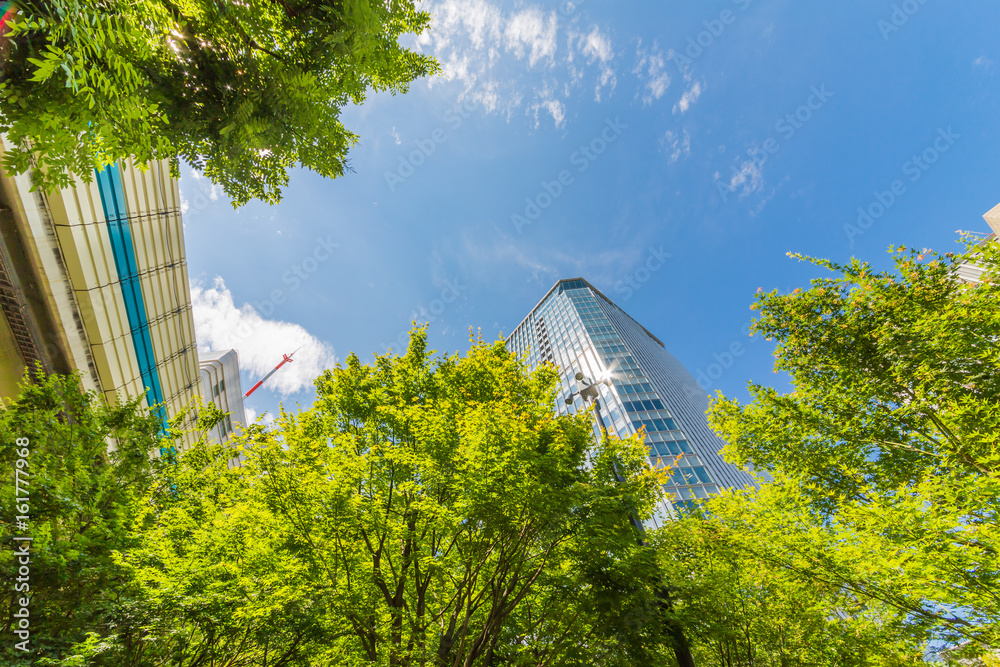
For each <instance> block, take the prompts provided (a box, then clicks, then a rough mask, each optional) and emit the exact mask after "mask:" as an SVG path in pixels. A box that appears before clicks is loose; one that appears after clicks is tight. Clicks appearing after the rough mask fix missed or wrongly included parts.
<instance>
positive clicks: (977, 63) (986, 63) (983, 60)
mask: <svg viewBox="0 0 1000 667" xmlns="http://www.w3.org/2000/svg"><path fill="white" fill-rule="evenodd" d="M972 66H973V67H982V68H983V69H990V68H992V67H993V61H992V60H990V59H989V58H987V57H986V56H979V57H978V58H976V59H975V60H973V61H972Z"/></svg>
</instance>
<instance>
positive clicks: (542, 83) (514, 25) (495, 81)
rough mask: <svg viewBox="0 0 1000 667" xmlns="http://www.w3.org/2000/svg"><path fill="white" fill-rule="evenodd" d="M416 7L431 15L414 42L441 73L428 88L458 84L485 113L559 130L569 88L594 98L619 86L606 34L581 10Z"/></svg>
mask: <svg viewBox="0 0 1000 667" xmlns="http://www.w3.org/2000/svg"><path fill="white" fill-rule="evenodd" d="M420 8H421V9H425V10H427V11H429V12H430V13H431V15H432V17H433V20H432V23H431V27H430V29H429V30H428V31H427V32H425V33H424V34H422V35H420V36H419V37H417V38H416V40H415V45H416V47H417V48H418V49H421V50H423V51H425V52H430V53H433V54H434V55H435V56H436V57H437V58H438V60H439V61H440V62H441V66H442V70H443V72H442V76H440V77H436V78H434V79H432V80H431V81H430V83H429V85H431V86H435V85H439V84H440V83H442V82H446V81H450V82H455V83H458V84H460V85H461V86H462V91H461V92H460V94H459V96H460V97H461V98H463V99H466V98H467V99H471V100H473V101H475V102H477V103H479V104H481V105H482V108H483V110H484V111H486V112H487V113H500V114H503V115H506V116H507V117H508V118H510V117H511V116H512V115H513V112H515V111H517V110H520V111H521V112H523V113H525V114H527V115H528V117H529V118H532V120H534V121H535V122H536V123H537V122H538V120H539V118H540V116H541V117H546V116H547V117H548V118H550V119H551V122H552V124H553V125H554V126H555V127H557V128H558V127H563V126H564V124H565V122H566V119H567V116H568V115H569V114H568V111H567V109H568V106H569V98H570V97H571V96H572V95H573V94H574V91H578V90H580V89H581V88H586V87H589V86H593V91H594V98H595V99H596V100H597V101H598V102H600V101H601V100H602V99H603V98H605V97H606V96H607V95H608V94H609V92H610V91H614V89H615V87H616V85H617V83H618V77H617V73H616V71H615V59H616V55H615V54H616V51H615V46H614V42H613V40H612V38H611V36H610V34H609V33H608V32H606V31H605V30H604V29H602V28H601V27H600V26H598V25H595V24H590V23H587V22H585V21H584V20H583V19H582V16H581V15H576V16H574V17H573V18H572V19H566V18H564V17H562V16H560V15H559V13H558V12H557V11H555V9H554V8H553V7H552V6H551V5H540V4H528V3H526V4H522V5H521V6H519V7H517V8H516V9H512V10H508V9H504V8H501V7H500V6H499V5H498V4H494V3H493V2H490V1H489V0H423V1H422V2H420ZM540 112H541V113H540Z"/></svg>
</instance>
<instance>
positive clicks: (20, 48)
mask: <svg viewBox="0 0 1000 667" xmlns="http://www.w3.org/2000/svg"><path fill="white" fill-rule="evenodd" d="M17 5H18V13H17V14H16V15H15V19H14V21H13V28H12V30H11V31H10V32H9V33H8V35H7V38H8V43H7V45H6V49H7V54H6V57H5V60H4V62H3V65H2V79H0V131H3V132H5V133H6V134H7V137H8V140H9V143H10V144H12V145H11V146H10V148H9V150H8V151H7V153H6V154H5V156H4V159H3V168H4V170H5V171H7V172H8V173H23V172H24V171H26V170H27V169H28V168H29V166H32V161H34V162H35V165H36V168H35V169H33V171H32V173H33V174H34V176H35V177H36V179H37V185H39V186H40V187H43V188H45V189H53V188H55V187H65V186H66V185H68V184H70V183H71V182H72V179H73V177H74V176H76V177H80V178H82V179H84V180H86V181H90V180H91V179H92V178H93V172H94V169H102V168H103V167H104V166H105V165H106V164H109V163H111V162H114V161H116V160H120V159H125V158H129V157H134V158H135V159H136V160H137V161H138V162H139V163H140V164H148V163H149V162H150V161H152V160H160V159H166V160H169V161H170V164H171V167H172V170H173V172H174V174H175V176H176V175H178V174H179V171H178V169H179V162H180V160H181V159H183V160H185V161H186V162H187V163H189V164H190V165H192V166H193V167H195V168H196V169H199V170H203V171H204V172H205V174H206V175H207V176H208V177H209V178H210V179H212V180H213V181H214V182H216V183H218V184H220V185H221V186H222V187H223V189H224V190H225V192H226V194H227V195H229V197H230V198H231V199H232V201H233V204H234V205H237V206H238V205H242V204H245V203H246V202H248V201H249V200H251V199H254V198H256V199H261V200H264V201H267V202H270V203H274V202H276V201H278V200H279V199H280V197H281V189H282V187H284V186H285V185H287V183H288V170H289V169H290V168H292V167H295V166H296V165H301V166H303V167H306V168H309V169H312V170H313V171H315V172H317V173H319V174H321V175H323V176H326V177H329V178H337V177H339V176H341V175H343V173H344V171H345V169H346V168H347V153H348V150H349V149H350V148H351V146H353V145H354V144H355V143H356V142H357V140H358V137H357V136H356V135H355V134H353V133H352V132H350V131H349V130H348V129H347V128H345V127H344V125H343V124H342V123H341V122H340V119H339V115H340V110H341V109H342V108H343V107H344V106H345V105H348V104H361V103H363V102H364V100H365V97H366V95H367V94H368V91H370V90H371V91H376V92H378V91H390V92H391V93H393V94H395V93H400V92H405V91H406V90H407V87H408V85H409V83H410V82H411V81H413V80H415V79H417V78H419V77H422V76H426V75H428V74H432V73H434V72H435V71H437V64H436V62H435V61H434V59H433V58H431V57H429V56H425V55H421V54H419V53H416V52H414V51H412V50H409V49H405V48H402V47H400V45H399V43H398V40H399V38H400V37H402V36H404V35H406V34H410V33H417V34H419V33H420V32H422V31H423V30H425V29H426V28H427V26H428V23H429V21H430V16H429V15H428V14H427V13H426V12H418V11H417V10H416V9H415V7H414V3H413V2H412V0H391V2H373V1H371V0H347V1H333V0H325V1H323V0H245V1H244V2H216V1H215V0H44V1H43V0H25V1H23V2H18V3H17Z"/></svg>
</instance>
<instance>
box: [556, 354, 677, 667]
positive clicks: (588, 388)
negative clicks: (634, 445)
mask: <svg viewBox="0 0 1000 667" xmlns="http://www.w3.org/2000/svg"><path fill="white" fill-rule="evenodd" d="M576 381H577V382H579V383H581V384H582V385H583V389H580V390H578V391H574V392H573V393H571V394H570V395H569V397H568V398H567V399H566V405H573V397H574V396H579V397H580V398H582V399H583V400H584V401H585V402H586V401H590V402H591V403H592V404H593V406H594V413H595V414H596V415H597V424H598V426H600V427H601V437H602V438H603V437H606V436H607V432H608V429H607V427H606V426H605V425H604V415H602V414H601V398H600V393H599V392H598V385H600V384H604V385H606V386H609V387H610V386H611V380H610V378H605V379H604V380H602V381H601V382H599V383H595V382H592V381H591V380H590V378H588V377H586V376H584V374H583V373H577V374H576ZM611 474H612V475H614V477H615V482H617V483H618V484H623V483H624V482H625V477H624V476H623V475H622V474H621V471H620V470H619V469H618V459H617V457H615V458H612V459H611ZM628 520H629V523H630V524H632V528H634V529H635V531H636V538H635V539H636V542H638V544H639V546H640V547H646V546H647V545H646V540H645V537H646V529H645V528H644V527H643V525H642V522H641V521H639V517H637V516H636V515H635V512H629V514H628ZM656 596H657V597H658V598H660V604H661V605H662V607H663V608H664V609H665V610H666V611H667V612H668V613H671V614H672V613H673V611H674V602H673V600H672V599H671V597H670V591H668V590H667V587H666V586H664V585H663V584H662V583H658V584H657V586H656ZM666 626H667V632H668V634H669V635H670V638H671V639H672V640H673V644H674V657H676V658H677V664H678V665H679V667H695V664H694V657H693V656H692V655H691V646H690V644H689V643H688V640H687V636H686V635H685V634H684V628H682V627H681V625H680V623H678V622H677V620H676V619H672V618H668V619H667V621H666Z"/></svg>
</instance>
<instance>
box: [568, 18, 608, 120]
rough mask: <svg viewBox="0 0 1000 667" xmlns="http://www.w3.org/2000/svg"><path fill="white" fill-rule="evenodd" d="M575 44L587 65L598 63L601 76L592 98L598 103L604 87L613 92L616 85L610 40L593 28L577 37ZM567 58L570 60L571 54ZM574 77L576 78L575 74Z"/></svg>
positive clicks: (598, 29)
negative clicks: (585, 59)
mask: <svg viewBox="0 0 1000 667" xmlns="http://www.w3.org/2000/svg"><path fill="white" fill-rule="evenodd" d="M577 44H578V46H579V48H580V52H581V53H582V54H583V55H584V56H585V57H586V58H587V64H588V65H593V64H594V63H595V62H596V63H600V68H601V76H600V79H599V80H598V83H597V85H596V86H594V98H595V99H596V100H597V101H598V102H600V101H601V89H602V88H603V87H604V86H611V89H612V90H614V88H615V85H617V83H618V79H617V77H616V76H615V70H614V69H613V68H612V67H611V64H610V63H611V60H612V58H614V55H615V54H614V48H613V47H612V45H611V40H610V39H609V38H608V37H607V36H606V35H604V34H602V33H601V29H600V28H598V27H597V26H593V27H592V28H591V30H590V32H589V33H587V34H585V35H579V36H578V38H577ZM569 57H570V59H572V52H571V53H570V56H569ZM581 74H582V73H581ZM574 77H576V73H575V72H574Z"/></svg>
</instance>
